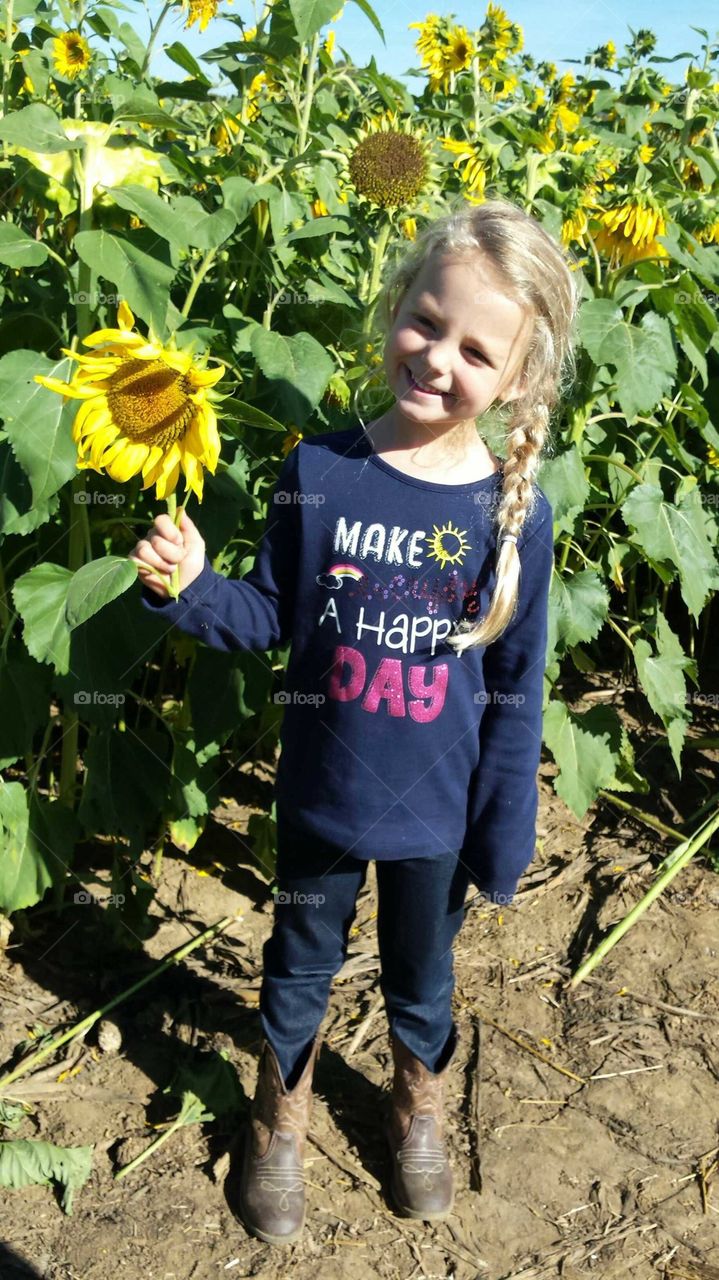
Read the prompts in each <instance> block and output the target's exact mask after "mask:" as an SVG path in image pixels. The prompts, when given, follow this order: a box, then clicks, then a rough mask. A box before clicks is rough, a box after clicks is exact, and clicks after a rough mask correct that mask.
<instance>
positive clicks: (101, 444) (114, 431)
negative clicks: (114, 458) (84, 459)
mask: <svg viewBox="0 0 719 1280" xmlns="http://www.w3.org/2000/svg"><path fill="white" fill-rule="evenodd" d="M119 434H120V432H119V430H118V428H117V427H116V426H114V425H113V423H110V424H109V426H106V427H100V428H99V430H97V431H95V432H94V433H93V436H92V439H91V440H90V441H89V444H90V457H91V458H92V461H93V462H94V464H95V466H96V467H101V466H102V455H103V453H104V452H105V450H106V448H107V446H108V445H109V444H112V442H113V440H116V439H117V437H118V436H119Z"/></svg>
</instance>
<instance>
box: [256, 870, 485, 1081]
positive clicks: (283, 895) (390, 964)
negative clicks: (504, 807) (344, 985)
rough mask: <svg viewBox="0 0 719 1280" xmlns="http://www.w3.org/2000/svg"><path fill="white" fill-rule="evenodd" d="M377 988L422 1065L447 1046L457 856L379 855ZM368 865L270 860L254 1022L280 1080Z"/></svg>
mask: <svg viewBox="0 0 719 1280" xmlns="http://www.w3.org/2000/svg"><path fill="white" fill-rule="evenodd" d="M376 866H377V892H378V906H377V940H378V944H379V955H380V964H381V976H380V988H381V991H382V994H383V996H384V1000H385V1008H386V1011H387V1018H388V1021H389V1025H390V1028H391V1030H392V1031H393V1032H394V1033H395V1034H396V1035H397V1036H398V1037H399V1038H400V1039H401V1040H403V1041H404V1043H405V1044H406V1045H407V1047H408V1049H410V1050H411V1052H412V1053H413V1054H414V1055H415V1057H417V1058H421V1060H422V1061H423V1062H424V1064H425V1066H426V1067H428V1069H429V1070H430V1071H437V1070H439V1069H440V1067H441V1066H442V1065H443V1058H444V1056H445V1054H446V1051H447V1050H448V1048H449V1047H450V1045H453V1043H454V1036H455V1034H456V1028H455V1025H454V1022H453V1019H452V1013H451V999H452V992H453V990H454V971H453V955H452V943H453V942H454V939H455V937H456V935H457V933H458V932H459V930H460V928H461V925H462V922H463V920H464V899H465V894H466V891H467V886H468V883H469V881H468V877H467V873H466V869H465V867H464V864H463V863H462V862H461V861H460V858H459V854H458V853H455V854H451V853H443V854H440V855H438V856H436V857H429V858H402V859H399V860H397V861H386V860H377V861H376ZM367 867H368V863H367V861H365V860H364V859H360V858H354V857H352V856H351V855H350V854H347V853H345V854H342V855H341V856H340V857H339V858H338V857H337V856H336V855H333V856H327V854H317V855H315V856H314V857H311V858H307V857H305V856H304V855H303V856H302V857H301V858H300V857H299V856H293V857H292V858H287V859H285V860H284V862H283V861H282V859H281V858H279V857H278V861H277V872H276V880H277V885H278V889H279V892H278V893H277V894H276V897H275V910H274V924H273V929H272V933H271V935H270V937H269V938H268V939H267V941H266V942H265V944H264V947H263V959H264V972H263V978H262V988H261V991H260V1021H261V1024H262V1030H263V1033H264V1035H265V1037H266V1038H267V1039H268V1040H269V1041H270V1043H271V1045H272V1047H273V1048H274V1050H275V1053H276V1054H277V1057H278V1060H279V1064H280V1069H281V1071H282V1074H283V1077H284V1080H285V1084H286V1085H287V1087H288V1088H293V1087H294V1085H295V1084H296V1082H297V1080H298V1079H299V1077H300V1075H301V1074H302V1070H303V1068H304V1066H305V1063H306V1061H307V1058H308V1056H309V1052H310V1049H311V1047H312V1042H313V1040H314V1037H315V1034H316V1032H317V1030H318V1028H319V1026H320V1023H321V1022H322V1019H323V1017H324V1015H325V1013H326V1010H327V1003H328V1000H329V994H330V988H331V985H332V979H333V978H334V976H335V974H336V973H337V972H338V971H339V970H340V969H341V967H342V965H343V964H344V961H345V959H346V956H347V942H348V938H349V931H350V929H351V927H352V923H353V921H354V918H355V913H356V901H357V895H358V893H359V891H360V889H361V888H362V886H363V885H364V882H365V879H366V876H367Z"/></svg>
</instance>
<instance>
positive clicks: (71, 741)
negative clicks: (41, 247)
mask: <svg viewBox="0 0 719 1280" xmlns="http://www.w3.org/2000/svg"><path fill="white" fill-rule="evenodd" d="M89 169H90V166H89V164H88V163H87V153H86V151H85V150H83V158H82V160H80V158H79V156H76V169H75V176H76V179H77V181H78V188H79V201H80V218H79V230H80V231H90V230H92V199H93V190H92V183H91V181H90V178H89ZM77 281H78V293H79V295H80V296H81V297H83V298H89V297H90V295H91V289H92V269H91V268H90V267H88V265H87V264H86V263H85V262H83V261H82V259H80V262H79V266H78V274H77ZM75 311H76V315H77V324H76V335H75V336H76V338H77V339H80V338H83V337H85V336H86V335H87V334H88V333H89V332H90V316H91V304H90V303H89V302H80V301H79V299H78V300H76V302H75ZM86 479H87V473H86V471H84V470H82V471H79V472H78V473H77V474H76V475H74V476H73V478H72V484H71V488H70V536H69V547H68V568H69V569H70V571H71V572H72V573H76V572H77V570H78V569H80V568H82V566H83V564H84V563H85V557H86V556H88V558H90V559H91V558H92V552H91V541H90V528H89V522H88V515H87V505H86V503H85V502H82V501H78V498H79V496H80V494H83V495H84V493H85V486H86ZM63 730H64V731H63V738H62V754H61V761H60V792H59V796H58V798H59V800H60V802H61V803H62V804H65V805H67V806H68V807H69V808H71V809H72V808H74V803H75V787H76V783H77V749H78V741H79V736H80V720H79V717H78V714H77V712H76V711H75V709H74V707H66V709H65V711H64V713H63Z"/></svg>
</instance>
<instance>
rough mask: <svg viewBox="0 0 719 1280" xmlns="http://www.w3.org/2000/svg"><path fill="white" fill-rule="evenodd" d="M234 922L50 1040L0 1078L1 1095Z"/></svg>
mask: <svg viewBox="0 0 719 1280" xmlns="http://www.w3.org/2000/svg"><path fill="white" fill-rule="evenodd" d="M237 919H238V916H236V915H235V916H223V917H222V919H221V920H217V921H216V922H215V924H212V925H210V927H209V928H208V929H205V930H204V932H203V933H199V934H198V935H197V937H195V938H190V941H189V942H185V943H183V945H182V946H181V947H178V949H177V951H173V952H171V953H170V955H169V956H166V957H165V959H164V960H163V961H162V963H161V964H159V965H158V966H157V968H156V969H153V970H152V972H151V973H146V974H145V976H144V978H140V979H139V980H138V981H137V982H133V984H132V986H131V987H127V989H126V990H125V991H121V992H120V993H119V995H116V996H113V998H112V1000H108V1002H107V1004H104V1005H103V1006H102V1008H100V1009H95V1010H94V1012H93V1013H89V1014H88V1015H87V1017H86V1018H83V1019H82V1022H77V1023H76V1024H75V1026H74V1027H70V1028H69V1030H68V1031H63V1033H62V1035H59V1036H56V1037H55V1039H54V1040H51V1041H50V1043H49V1044H46V1045H45V1047H44V1048H43V1049H38V1051H37V1053H33V1054H32V1055H31V1056H30V1057H29V1058H25V1059H24V1060H23V1061H22V1062H21V1063H20V1064H19V1066H17V1067H16V1068H15V1070H14V1071H10V1072H9V1073H8V1074H7V1075H5V1076H0V1093H2V1091H3V1090H4V1089H5V1088H6V1086H7V1085H9V1084H13V1083H14V1081H15V1080H19V1079H20V1077H21V1076H24V1075H27V1073H28V1071H30V1070H31V1069H32V1068H33V1067H37V1066H39V1064H40V1063H41V1062H44V1061H45V1059H46V1058H48V1057H49V1056H50V1055H51V1054H52V1053H54V1052H55V1050H56V1049H59V1048H60V1046H61V1045H63V1044H67V1042H68V1041H69V1040H75V1039H77V1037H78V1036H81V1035H84V1034H85V1032H86V1031H89V1030H90V1027H92V1026H93V1025H94V1023H96V1022H97V1021H98V1019H99V1018H102V1017H104V1015H105V1014H106V1013H109V1011H110V1009H114V1008H115V1006H116V1005H118V1004H121V1003H122V1001H123V1000H127V999H128V998H129V997H130V996H131V995H134V993H135V992H136V991H140V990H141V989H142V987H145V986H147V984H148V982H152V980H153V978H158V977H159V976H160V974H161V973H164V971H165V969H169V967H170V965H171V964H177V962H178V961H179V960H184V959H185V956H188V955H189V954H190V952H191V951H194V950H195V948H196V947H199V946H201V945H202V943H203V942H209V940H210V939H211V938H213V937H214V936H215V935H216V934H218V933H222V932H223V930H224V929H226V928H227V926H228V925H230V924H232V922H233V920H237Z"/></svg>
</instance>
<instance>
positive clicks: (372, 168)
mask: <svg viewBox="0 0 719 1280" xmlns="http://www.w3.org/2000/svg"><path fill="white" fill-rule="evenodd" d="M349 171H350V177H351V179H352V182H353V184H354V186H355V187H356V189H357V191H358V192H359V193H360V194H361V195H363V196H365V197H366V198H367V199H368V200H371V201H372V203H373V204H378V205H381V206H382V207H383V208H388V207H390V206H394V205H404V204H409V203H411V201H412V200H414V199H415V198H416V196H417V195H418V194H419V192H420V191H421V190H422V186H423V184H424V181H425V179H426V177H427V160H426V158H425V155H424V151H423V149H422V147H421V146H420V144H419V142H418V141H417V139H416V138H413V137H412V136H411V135H410V134H406V133H396V132H394V131H392V130H387V131H382V132H380V133H371V134H370V135H369V136H368V137H367V138H364V139H363V141H362V142H360V143H359V144H358V146H357V147H356V148H355V150H354V153H353V155H352V158H351V160H350V163H349Z"/></svg>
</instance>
